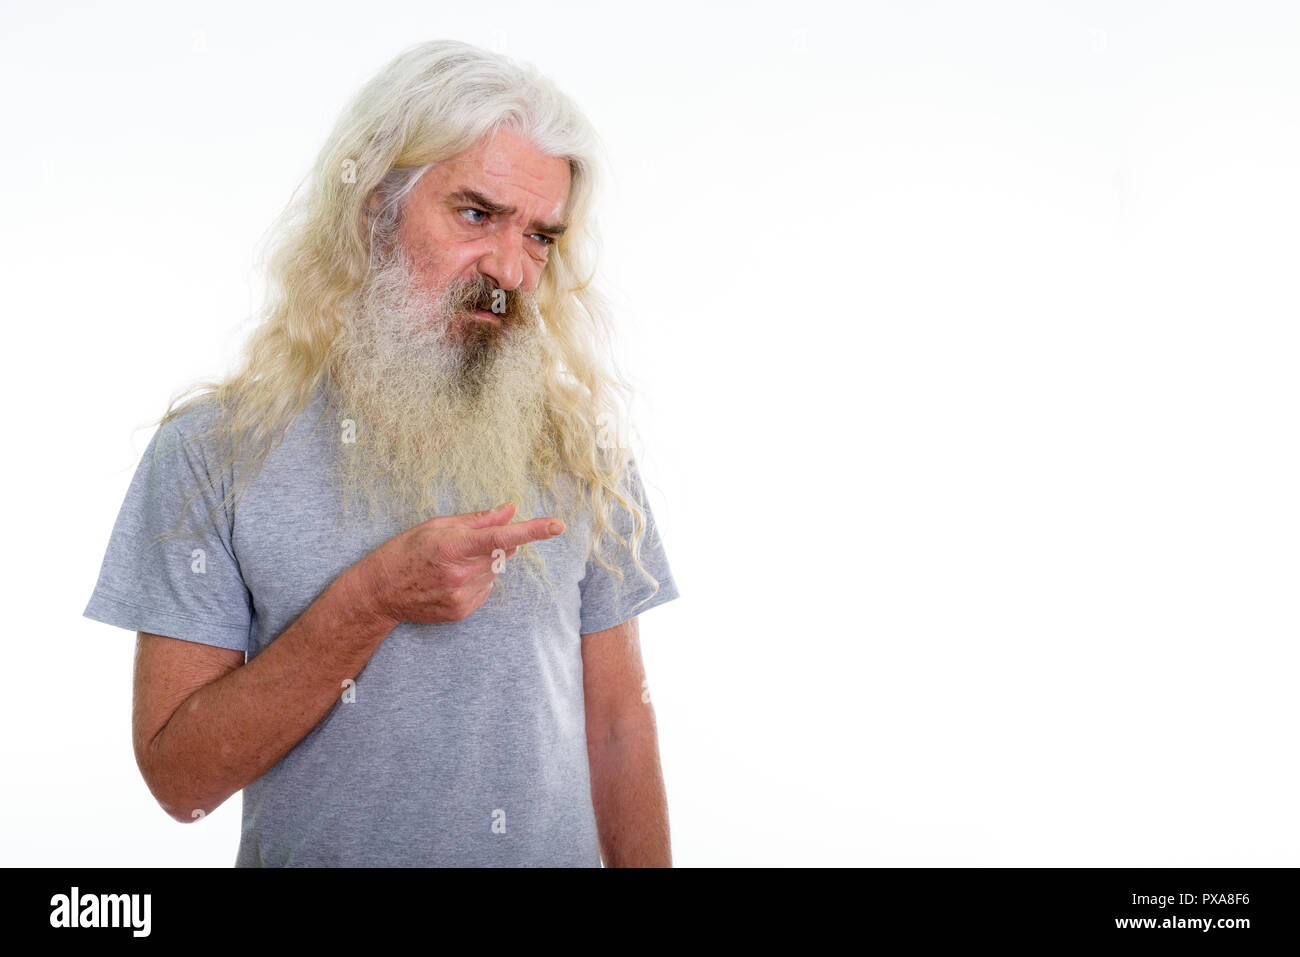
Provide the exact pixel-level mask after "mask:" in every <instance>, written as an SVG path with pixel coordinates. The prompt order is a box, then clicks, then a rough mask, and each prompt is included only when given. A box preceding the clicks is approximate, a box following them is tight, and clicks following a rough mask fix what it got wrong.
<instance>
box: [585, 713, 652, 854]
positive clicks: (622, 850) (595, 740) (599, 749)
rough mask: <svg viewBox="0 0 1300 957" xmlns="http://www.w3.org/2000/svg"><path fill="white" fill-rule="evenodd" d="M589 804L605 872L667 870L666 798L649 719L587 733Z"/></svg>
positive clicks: (646, 717)
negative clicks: (615, 869)
mask: <svg viewBox="0 0 1300 957" xmlns="http://www.w3.org/2000/svg"><path fill="white" fill-rule="evenodd" d="M587 757H588V761H589V764H590V766H591V800H592V805H593V807H594V808H595V812H596V831H597V834H598V836H599V838H600V853H601V857H602V858H603V859H604V862H605V866H606V867H671V866H672V846H671V840H670V836H669V829H668V796H667V792H666V791H665V789H664V779H663V771H662V769H661V767H660V763H659V741H658V735H657V733H656V731H655V724H654V717H653V714H647V715H646V716H644V717H642V718H641V719H639V720H637V721H635V722H634V723H632V724H629V725H623V726H616V727H613V728H610V729H608V730H595V729H590V728H589V729H588V736H587Z"/></svg>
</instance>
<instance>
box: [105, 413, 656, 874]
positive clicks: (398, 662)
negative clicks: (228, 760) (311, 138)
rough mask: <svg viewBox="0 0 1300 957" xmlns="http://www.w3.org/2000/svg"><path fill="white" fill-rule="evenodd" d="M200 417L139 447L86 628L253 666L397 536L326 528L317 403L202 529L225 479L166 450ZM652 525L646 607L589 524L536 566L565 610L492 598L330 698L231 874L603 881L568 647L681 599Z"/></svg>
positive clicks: (578, 661) (408, 625)
mask: <svg viewBox="0 0 1300 957" xmlns="http://www.w3.org/2000/svg"><path fill="white" fill-rule="evenodd" d="M212 415H213V412H212V407H211V405H210V404H200V405H198V406H195V407H192V408H190V409H187V410H186V411H185V412H183V413H181V414H180V415H179V416H177V417H176V418H174V419H172V420H170V421H168V422H166V423H164V424H163V425H162V426H161V427H160V428H159V429H158V430H157V432H156V433H155V434H154V436H153V438H152V439H151V441H150V443H149V447H148V448H147V449H146V451H145V453H144V457H143V459H142V461H141V462H140V465H139V467H138V469H137V470H136V473H135V477H134V478H133V479H132V482H131V486H130V489H129V490H128V492H127V495H126V500H125V502H124V503H123V505H122V509H121V511H120V513H119V515H118V517H117V522H116V524H115V526H114V528H113V534H112V537H111V539H110V540H109V543H108V550H107V554H106V555H105V558H104V563H103V567H102V569H101V571H100V574H99V580H98V582H97V584H96V586H95V589H94V592H93V594H92V596H91V599H90V603H89V604H88V605H87V606H86V610H85V612H84V614H85V615H86V616H87V617H89V618H93V619H95V620H97V621H102V622H106V623H108V624H110V625H116V626H118V627H121V628H126V629H128V630H130V631H143V632H149V633H153V634H159V635H167V636H169V637H172V638H179V639H183V640H185V641H193V642H199V643H202V644H208V645H217V646H219V647H222V648H232V649H236V650H239V651H243V652H245V655H246V658H245V660H246V661H247V660H251V659H252V658H254V657H256V656H257V654H258V653H259V652H260V651H262V650H263V649H264V648H266V647H267V645H268V644H270V642H272V641H274V640H275V638H276V637H277V636H278V635H280V634H281V633H282V632H283V631H284V630H285V629H286V628H287V627H288V626H289V625H290V624H292V623H293V621H294V620H295V619H296V618H297V617H298V616H299V615H301V614H302V612H303V611H305V610H306V609H307V607H308V606H309V605H310V604H311V603H312V602H313V601H314V600H315V599H316V597H317V596H318V595H319V594H320V593H321V592H322V591H323V590H324V589H325V588H326V586H327V585H329V583H330V582H332V581H333V580H334V579H335V578H336V577H338V575H339V574H340V573H341V572H343V571H344V570H345V569H346V568H348V567H349V566H351V565H353V564H355V563H356V562H357V561H359V560H360V559H362V558H363V557H365V555H366V554H368V553H369V552H370V551H372V550H373V549H374V548H376V547H377V546H379V545H380V544H382V543H383V542H384V541H386V540H388V539H389V538H392V537H393V536H394V535H397V534H399V533H400V532H402V531H404V530H405V529H404V528H403V527H399V526H398V525H397V524H396V523H395V522H392V521H390V522H388V523H387V524H386V523H384V522H376V523H374V524H373V525H367V526H366V527H360V526H359V525H358V524H357V523H356V522H341V521H339V520H338V518H337V515H338V512H339V508H338V505H337V498H336V493H335V492H334V490H333V488H332V487H331V484H330V480H329V476H330V474H331V473H330V468H329V467H328V463H329V462H330V458H331V456H333V455H335V454H338V450H339V443H340V441H341V438H340V436H341V434H342V433H341V431H340V423H338V422H334V421H331V419H330V416H331V415H332V413H329V405H328V403H326V402H325V396H324V393H323V392H322V391H319V390H318V392H317V393H316V395H315V397H314V399H313V401H312V403H311V405H310V406H309V407H308V408H307V409H306V410H305V411H304V412H303V414H302V415H300V416H299V417H298V418H297V419H296V420H295V421H294V422H293V424H292V425H291V426H290V428H289V429H288V431H287V433H286V435H285V438H284V440H283V442H281V443H280V444H279V445H278V446H277V447H275V448H274V449H273V450H272V452H271V453H270V455H268V456H267V459H266V462H265V465H264V466H263V468H262V469H261V471H260V472H259V473H258V475H257V476H256V478H255V480H254V481H253V482H252V483H251V484H250V485H249V487H248V488H247V490H246V491H245V493H244V495H243V497H242V498H241V499H240V501H239V502H238V503H236V504H235V505H234V507H231V506H230V505H226V506H223V507H221V508H219V509H218V510H217V511H216V513H215V515H216V521H215V522H211V521H209V522H207V524H204V520H205V519H206V518H207V516H208V515H209V514H210V513H211V511H212V509H213V508H215V507H217V506H218V505H219V503H220V502H221V500H222V498H223V497H225V495H226V492H227V491H228V490H229V489H230V487H231V482H232V479H233V473H232V472H231V470H229V469H227V470H226V471H225V473H224V474H222V473H221V472H220V471H219V470H218V465H219V462H218V461H216V458H217V456H216V455H215V453H214V452H213V451H212V449H211V447H210V446H209V444H208V443H206V442H201V443H186V444H184V445H182V444H181V442H180V439H181V438H182V437H187V436H195V435H197V434H198V433H200V432H201V431H202V430H203V428H204V427H206V425H207V424H208V423H210V422H211V421H212ZM632 476H633V478H632V482H633V487H634V489H635V490H636V492H637V493H638V498H639V499H640V500H642V501H644V494H643V491H642V487H641V484H640V478H639V477H638V476H637V473H636V471H635V468H634V469H633V472H632ZM196 492H197V493H198V496H197V498H193V499H192V500H191V498H192V496H194V494H195V493H196ZM187 500H190V501H189V504H188V509H187V511H186V521H185V524H184V526H183V527H182V533H183V534H182V535H181V536H178V537H172V538H162V539H156V537H157V536H159V535H162V534H163V533H167V532H171V531H173V530H174V529H175V526H176V522H177V521H178V519H180V518H181V509H182V507H184V506H185V505H186V502H187ZM646 511H647V517H648V519H649V522H648V528H647V534H646V537H645V539H644V541H643V544H642V550H641V560H642V563H643V564H644V565H645V567H646V568H647V569H648V570H649V571H650V573H651V574H652V575H654V577H655V578H657V579H658V580H659V590H658V592H657V594H655V595H654V597H653V598H650V600H649V601H646V602H644V603H643V604H638V603H640V602H641V601H642V599H644V598H645V597H646V596H647V595H649V594H650V593H651V591H652V588H651V585H650V583H649V582H648V581H647V580H646V579H645V578H644V577H643V576H642V575H641V574H640V573H639V572H638V571H637V570H636V568H635V566H634V565H633V563H632V560H631V555H630V554H629V553H628V551H627V549H626V548H623V547H622V546H620V545H619V543H618V542H617V541H616V540H613V539H611V538H610V537H608V536H607V537H606V539H605V548H604V550H603V552H602V554H603V555H604V556H605V559H606V561H608V562H610V563H611V564H614V565H617V566H619V567H620V568H622V569H623V571H624V579H623V584H622V585H621V587H620V585H619V582H618V578H617V576H615V575H614V574H613V573H611V572H610V571H609V570H608V569H606V568H605V567H603V566H602V565H600V564H599V563H598V562H596V561H595V560H594V559H590V560H589V559H587V558H586V557H585V553H584V551H583V550H582V549H581V548H579V547H578V546H579V545H580V544H585V541H586V535H587V532H588V528H589V527H590V525H589V516H583V517H582V519H581V520H579V521H577V522H570V523H568V527H567V529H566V532H565V534H563V535H560V536H558V537H557V538H554V539H549V540H546V541H543V542H539V543H536V544H535V545H534V546H533V547H534V548H536V549H538V550H539V551H540V553H541V554H542V555H544V557H545V559H546V562H547V567H548V571H549V574H550V576H551V579H552V581H553V582H554V585H555V588H556V596H558V600H557V598H556V597H553V596H552V595H551V594H550V593H549V592H545V591H544V590H542V589H541V586H539V585H535V584H532V583H526V584H525V582H524V581H521V580H518V579H512V580H511V581H510V583H509V585H510V587H509V588H505V589H502V592H503V596H502V597H503V598H504V601H501V602H495V601H494V600H493V598H492V597H489V599H488V601H487V602H485V603H484V604H483V605H482V606H480V607H479V609H478V610H477V611H475V612H474V613H473V614H472V615H470V616H469V617H468V618H466V619H464V620H462V621H457V622H448V623H443V624H424V623H416V622H404V623H402V624H400V625H399V626H398V627H397V628H395V629H394V630H393V631H392V632H391V633H390V634H389V635H388V637H387V638H385V639H384V641H383V642H382V643H381V644H380V646H379V648H378V650H377V651H376V652H375V654H374V655H373V656H372V657H371V659H370V660H369V662H368V663H367V664H366V666H365V668H364V669H363V670H362V671H361V673H360V674H359V675H357V676H356V682H355V686H354V687H352V688H349V689H346V690H345V689H344V688H343V687H342V686H341V687H340V700H339V702H338V703H336V704H335V705H334V707H333V708H332V709H331V710H330V711H329V713H328V714H326V715H325V717H324V718H323V719H322V720H321V721H320V723H319V724H318V725H317V726H316V727H315V728H313V729H312V730H311V731H310V732H309V733H308V734H307V736H306V737H305V738H303V739H302V741H300V742H299V743H298V744H297V745H296V746H295V747H294V748H293V749H292V750H291V751H289V753H288V754H286V755H285V756H284V757H283V758H282V759H281V760H280V761H279V762H278V763H277V764H276V765H275V766H274V767H272V768H271V769H270V770H268V771H267V772H266V773H265V774H264V775H262V777H260V778H258V779H257V780H256V781H253V782H252V783H250V784H249V785H248V786H247V787H246V788H245V789H244V791H243V829H242V837H241V840H240V845H239V853H238V857H237V859H236V862H235V865H236V866H237V867H257V866H318V867H319V866H350V867H356V866H421V867H426V866H590V867H599V866H600V864H601V861H600V851H599V844H598V841H597V834H596V822H595V814H594V810H593V807H592V801H591V789H590V777H589V767H588V762H587V737H586V726H585V710H584V706H583V688H582V641H583V640H584V639H583V637H582V636H584V635H589V634H591V633H592V632H597V631H602V630H604V629H606V628H612V627H613V626H615V625H617V624H620V623H621V622H624V621H627V620H628V619H629V618H632V617H634V616H635V615H637V614H639V613H640V612H642V611H645V610H647V609H649V608H653V607H654V606H656V605H659V604H662V603H664V602H666V601H670V600H672V599H673V598H676V597H677V595H678V592H677V589H676V586H675V585H674V584H673V580H672V573H671V571H670V569H669V567H668V563H667V559H666V557H665V555H664V551H663V547H662V545H661V543H660V541H659V537H658V533H657V531H656V529H655V525H654V519H653V515H650V514H649V508H648V507H647V508H646ZM543 514H551V513H543ZM526 517H531V516H517V519H519V518H526ZM615 520H616V525H617V526H618V528H619V531H620V532H621V533H622V534H623V535H624V536H625V537H626V536H627V533H628V532H629V531H630V530H631V517H630V515H629V514H628V513H627V512H626V510H624V509H617V510H616V515H615ZM198 528H201V531H200V532H199V533H198V534H197V536H196V535H194V530H195V529H198ZM186 536H188V537H186ZM519 561H522V555H519V556H516V557H515V558H513V559H511V560H510V562H508V563H507V564H506V566H505V568H504V569H503V571H502V572H501V577H502V578H503V579H504V578H505V577H506V576H507V575H509V574H510V572H511V565H512V564H514V563H516V562H519ZM519 571H522V569H520V570H519ZM494 591H495V589H494Z"/></svg>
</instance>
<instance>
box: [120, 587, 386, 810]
mask: <svg viewBox="0 0 1300 957" xmlns="http://www.w3.org/2000/svg"><path fill="white" fill-rule="evenodd" d="M358 568H359V566H352V567H351V568H349V569H348V570H346V571H345V572H343V574H341V575H340V576H339V577H338V578H337V579H335V580H334V581H333V582H332V583H331V584H330V585H329V586H328V587H327V588H326V589H325V590H324V591H323V592H322V593H321V594H320V596H318V597H317V599H316V600H315V601H314V602H313V603H312V604H311V605H310V606H309V607H308V608H307V610H306V611H304V612H303V613H302V614H301V615H300V616H299V617H298V618H297V619H296V620H295V621H294V622H293V624H291V625H290V626H289V627H288V628H286V629H285V630H284V631H283V632H282V633H281V634H280V635H279V637H277V638H276V639H275V640H274V641H272V642H271V644H270V645H269V646H267V648H266V649H265V650H264V651H262V652H261V653H260V654H258V655H257V656H256V657H254V658H253V659H252V660H250V661H249V662H248V663H247V664H245V665H243V666H241V667H238V668H236V669H234V670H233V671H231V672H230V673H229V674H227V675H225V676H224V677H222V678H220V679H219V680H217V681H214V682H212V683H211V684H208V685H205V686H204V687H202V688H200V689H198V690H197V691H195V692H194V693H193V694H192V695H190V696H189V697H188V698H187V699H186V700H185V701H184V702H183V703H182V704H181V706H180V707H179V708H177V709H176V712H175V713H174V714H173V715H172V717H171V719H170V720H168V722H167V723H166V724H165V725H164V726H163V727H162V729H161V730H160V731H159V732H158V734H157V735H156V736H155V737H154V739H153V741H152V742H151V744H150V745H149V747H148V749H147V751H146V756H145V757H144V759H143V760H142V762H141V771H142V772H143V773H144V775H145V780H146V782H147V783H148V785H149V788H150V790H151V791H152V792H153V794H154V796H155V797H156V798H158V800H159V803H161V804H162V805H163V807H164V809H165V810H166V811H167V812H168V813H169V814H170V815H171V816H172V817H173V818H175V819H177V820H180V821H188V820H190V819H191V818H192V817H193V814H194V811H195V810H202V811H204V812H205V813H207V812H209V811H211V810H213V809H214V808H216V807H217V805H219V804H221V802H223V801H224V800H225V799H226V798H228V797H230V795H232V794H234V793H235V792H236V791H238V790H240V789H241V788H243V787H245V786H247V785H248V784H250V783H251V782H253V781H255V780H257V778H259V777H261V776H262V775H263V774H265V773H266V771H267V770H269V769H270V768H271V767H272V766H274V765H275V763H276V762H277V761H279V760H280V758H282V757H284V755H285V754H287V753H288V752H289V751H290V750H291V749H292V748H293V747H294V745H296V744H297V743H298V742H299V741H301V740H302V739H303V738H304V737H306V735H307V733H308V732H310V731H311V730H312V728H314V727H316V725H317V724H319V723H320V721H321V719H322V718H323V717H325V715H326V714H327V713H328V712H329V710H330V708H332V707H333V706H334V704H335V703H336V702H337V701H338V700H339V698H340V696H341V694H342V693H343V681H344V679H347V678H356V676H357V674H359V673H360V671H361V669H362V668H363V667H364V666H365V663H366V662H367V661H369V660H370V657H371V656H372V655H373V654H374V653H375V650H376V649H377V648H378V647H379V645H380V644H381V643H382V642H383V640H384V638H386V637H387V636H388V633H389V632H390V631H392V629H393V628H394V627H395V625H396V623H395V622H394V621H392V620H391V619H388V618H385V617H383V616H381V615H379V614H377V613H376V612H375V611H374V610H373V606H372V603H371V602H369V601H368V600H367V598H366V595H367V593H366V591H365V589H364V587H363V584H362V581H361V577H360V574H359V572H358Z"/></svg>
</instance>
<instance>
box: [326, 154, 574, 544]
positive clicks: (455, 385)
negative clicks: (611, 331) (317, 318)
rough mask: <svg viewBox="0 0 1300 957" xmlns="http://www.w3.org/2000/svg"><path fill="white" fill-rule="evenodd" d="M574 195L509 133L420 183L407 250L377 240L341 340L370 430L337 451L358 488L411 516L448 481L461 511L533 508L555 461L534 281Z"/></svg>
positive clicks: (549, 161) (409, 212)
mask: <svg viewBox="0 0 1300 957" xmlns="http://www.w3.org/2000/svg"><path fill="white" fill-rule="evenodd" d="M568 196H569V164H568V161H567V160H565V159H563V158H560V157H551V156H545V155H543V154H542V153H540V152H538V151H537V150H536V149H535V148H534V147H533V146H531V145H530V144H529V143H527V142H526V141H524V140H523V139H521V138H519V137H518V136H516V135H515V134H513V133H510V132H507V131H501V132H498V133H497V134H496V135H495V136H493V137H485V138H484V139H483V140H481V141H480V142H479V143H478V144H476V145H475V146H473V147H471V148H469V149H467V150H465V151H464V152H462V153H460V154H459V155H457V156H455V157H453V158H452V159H450V160H446V161H444V162H442V163H439V164H438V165H437V166H434V167H432V168H431V169H429V170H428V171H426V172H425V174H424V176H423V177H422V178H421V180H420V182H419V183H418V184H417V186H416V187H415V189H413V190H412V191H411V193H410V194H408V196H407V197H406V205H405V210H404V215H403V218H402V222H401V227H400V229H399V232H398V234H397V246H396V248H395V249H387V250H380V251H379V252H380V253H381V255H380V256H379V257H378V261H377V262H376V263H374V264H372V269H371V271H370V273H369V274H368V275H367V276H366V278H365V280H364V282H363V283H362V284H361V286H360V288H359V289H358V290H357V291H356V294H355V295H354V296H353V297H352V298H351V301H350V303H349V305H348V307H347V313H348V321H347V322H345V323H343V324H342V328H341V331H340V334H339V336H338V337H337V339H336V341H335V343H334V357H333V363H332V371H333V373H334V378H335V381H336V382H337V384H338V385H339V387H340V391H341V393H342V400H343V403H344V409H343V411H342V412H341V417H346V418H349V419H354V420H355V421H356V426H357V433H358V434H357V441H356V442H355V443H353V444H349V445H347V446H345V447H344V449H343V451H344V454H343V455H342V456H341V458H340V463H341V468H342V471H341V473H340V476H339V479H340V484H341V486H342V487H343V488H344V489H345V490H347V491H348V494H349V495H352V494H356V493H364V494H365V496H367V497H369V498H370V499H371V500H372V501H376V500H383V499H389V500H391V501H392V502H393V503H394V504H396V505H398V506H400V507H401V508H402V509H403V510H404V511H407V513H408V514H409V515H410V516H411V518H412V521H414V520H415V519H417V518H418V519H419V520H423V519H424V518H428V517H430V515H431V514H433V512H432V511H431V509H432V508H433V507H434V502H433V499H432V497H431V495H432V494H433V491H434V490H435V489H439V488H441V489H443V490H445V491H446V492H447V494H448V495H449V496H451V498H450V499H449V500H450V501H452V502H453V503H454V505H453V509H452V510H453V511H456V512H460V511H474V510H476V509H480V508H491V507H493V506H494V505H498V504H500V503H501V502H503V501H506V500H514V501H516V503H517V504H519V505H520V509H521V511H520V514H521V515H522V514H523V508H524V502H525V501H526V495H527V488H528V486H529V485H530V483H532V481H533V480H534V479H535V478H536V477H537V475H536V473H535V468H534V467H535V466H536V465H537V464H538V463H539V462H540V463H546V462H553V461H554V460H555V450H554V449H552V448H548V447H547V445H546V443H548V442H550V441H553V439H552V438H551V437H550V434H549V432H548V430H547V423H548V419H547V414H548V410H547V404H546V396H547V391H546V390H547V380H546V368H547V366H546V362H547V359H546V356H547V351H546V339H545V331H544V328H543V323H542V318H541V314H540V311H539V303H538V302H537V299H536V296H535V292H536V290H537V286H538V284H539V282H540V280H541V277H542V271H543V269H544V267H545V266H546V260H547V258H548V255H549V251H550V241H552V240H554V239H556V238H557V237H558V236H559V233H560V232H561V231H562V228H563V223H562V222H561V217H562V216H563V212H564V206H565V204H566V202H567V201H568ZM497 290H501V291H504V292H505V293H506V297H505V298H506V302H505V303H503V304H501V303H497V304H494V303H493V301H492V300H493V298H498V299H499V298H501V297H494V296H493V295H492V294H493V293H494V292H495V291H497ZM476 304H478V305H479V306H482V307H483V308H481V309H476V308H475V305H476ZM494 305H504V311H503V312H501V314H500V315H496V314H494V313H493V312H492V307H493V306H494ZM485 502H486V504H483V503H485Z"/></svg>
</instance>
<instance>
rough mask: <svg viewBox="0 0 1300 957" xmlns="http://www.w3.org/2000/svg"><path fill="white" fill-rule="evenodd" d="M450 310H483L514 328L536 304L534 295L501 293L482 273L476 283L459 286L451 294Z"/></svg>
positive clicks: (452, 289)
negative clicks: (533, 303)
mask: <svg viewBox="0 0 1300 957" xmlns="http://www.w3.org/2000/svg"><path fill="white" fill-rule="evenodd" d="M448 301H449V305H450V308H451V309H452V311H454V312H470V311H472V310H474V309H482V310H484V311H485V312H490V313H492V314H493V315H495V316H497V317H498V319H500V321H501V324H502V325H511V324H513V323H515V322H518V321H520V320H522V319H523V318H524V317H525V316H526V315H527V314H528V313H529V311H530V310H529V306H530V304H531V303H532V301H533V295H532V294H531V293H522V292H519V291H518V290H509V289H502V288H501V287H499V286H498V285H497V284H496V283H494V282H493V281H492V280H491V279H489V278H488V277H487V276H484V275H483V274H482V273H479V274H478V275H476V276H475V277H474V278H473V279H466V280H464V281H462V282H459V283H456V284H455V285H453V286H452V287H451V288H450V289H449V291H448Z"/></svg>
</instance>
